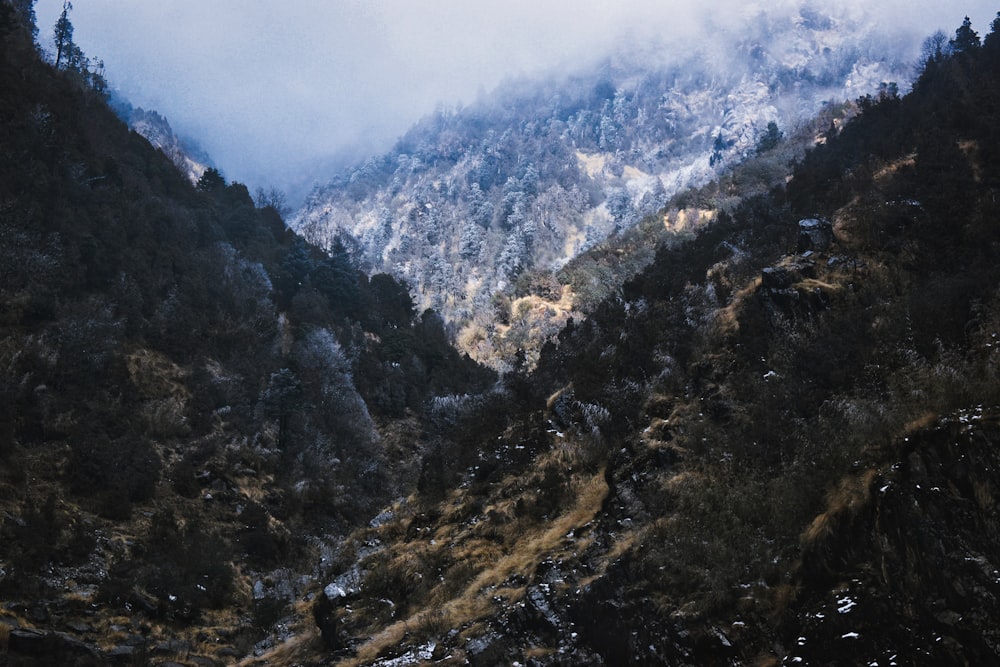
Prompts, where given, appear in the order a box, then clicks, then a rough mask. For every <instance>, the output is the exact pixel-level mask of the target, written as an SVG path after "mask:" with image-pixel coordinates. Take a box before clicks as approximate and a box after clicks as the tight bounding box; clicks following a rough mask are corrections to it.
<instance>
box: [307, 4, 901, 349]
mask: <svg viewBox="0 0 1000 667" xmlns="http://www.w3.org/2000/svg"><path fill="white" fill-rule="evenodd" d="M743 29H744V30H746V31H747V32H748V33H749V34H744V33H739V32H734V33H729V32H720V33H719V34H717V35H714V36H713V37H712V38H710V39H708V38H706V39H705V40H703V41H702V42H700V43H697V44H692V45H689V46H690V48H691V49H692V50H691V51H690V52H681V53H678V54H677V55H675V56H673V57H671V56H670V55H666V54H667V53H670V51H669V50H668V49H667V47H661V48H660V49H659V50H657V49H654V48H651V49H649V50H648V51H642V53H636V54H630V55H629V56H627V57H619V58H617V59H609V60H608V61H606V62H605V63H604V64H603V65H601V66H600V67H597V68H595V69H594V70H593V71H592V72H588V73H586V74H581V75H575V76H565V77H563V76H561V75H560V76H559V77H553V78H552V79H550V80H547V81H544V82H541V83H535V84H521V85H507V86H505V87H501V88H500V89H498V91H496V92H495V93H494V94H493V96H492V97H491V98H489V99H485V100H482V101H480V102H477V103H476V104H473V105H471V106H469V107H466V108H464V109H461V110H456V111H453V112H447V111H442V112H441V113H439V114H438V115H436V116H433V117H430V118H428V119H426V120H425V121H423V122H422V123H419V124H418V125H417V126H415V127H414V128H413V129H412V130H411V131H410V132H409V133H408V134H407V135H405V136H404V137H403V138H402V139H401V140H400V142H399V143H398V144H397V146H396V148H395V149H394V151H393V152H390V153H387V154H385V155H383V156H380V157H377V158H372V159H370V160H369V161H367V162H366V163H365V164H364V165H362V166H360V167H359V168H357V169H355V170H353V171H351V172H345V173H344V174H343V176H342V177H339V178H338V179H335V180H334V181H333V182H331V183H330V184H328V185H326V186H323V187H320V188H318V189H317V190H315V191H314V192H313V194H312V195H310V197H309V198H308V199H307V201H306V204H305V205H304V207H303V208H302V209H301V210H300V211H299V212H298V213H297V214H296V215H295V216H293V218H292V220H291V224H292V226H293V227H294V228H295V229H297V230H299V231H300V232H301V233H303V234H304V235H305V236H306V237H307V238H309V239H310V240H312V241H314V242H316V243H317V244H319V245H321V246H329V245H330V244H331V243H332V242H333V241H334V239H338V238H339V239H340V240H341V241H342V242H343V243H345V244H346V245H347V246H348V247H349V248H350V249H351V250H352V252H353V254H354V255H355V256H356V257H358V258H359V259H360V260H361V262H362V264H363V265H364V266H366V267H370V268H371V269H372V270H379V271H387V272H389V273H392V274H393V275H396V276H397V277H399V278H400V279H403V280H405V281H407V283H408V284H410V286H411V289H412V290H413V292H414V295H415V298H416V300H417V301H418V303H420V304H421V305H422V306H431V307H434V308H435V309H436V310H438V311H440V312H441V313H442V314H443V316H444V317H445V319H446V321H448V322H449V323H450V325H451V326H453V327H454V329H455V334H454V335H455V339H456V341H457V342H458V344H459V345H460V348H461V349H462V350H463V351H465V352H468V353H470V354H471V355H472V356H473V357H474V358H476V359H478V360H479V361H481V362H484V363H487V364H494V365H496V367H498V368H509V367H510V364H512V363H513V361H514V356H515V354H516V353H517V350H528V351H529V357H530V360H531V362H532V363H533V362H534V361H535V360H536V359H537V351H538V348H539V346H540V344H541V342H543V341H544V340H545V339H547V338H550V337H551V336H552V335H554V334H555V332H556V331H558V329H559V328H560V327H561V326H562V325H563V324H565V322H566V320H567V318H568V317H575V318H576V319H579V318H580V317H581V316H582V315H583V314H584V312H583V311H584V310H585V308H586V306H585V303H586V301H587V300H586V299H584V298H583V297H580V296H578V295H577V294H576V292H575V291H574V288H575V287H576V286H574V285H569V292H570V293H569V294H568V295H567V299H569V300H570V301H571V302H574V303H572V305H571V306H570V307H569V308H566V307H564V306H559V305H558V303H557V302H559V301H561V300H563V299H562V297H561V296H557V298H555V299H554V300H552V301H550V302H549V303H544V302H545V299H544V298H543V299H541V302H542V303H540V304H538V309H539V310H540V311H541V312H543V313H544V312H546V311H552V312H553V313H554V316H552V317H551V319H547V318H546V317H544V316H543V317H542V318H540V319H539V320H538V322H539V324H537V326H534V327H532V326H530V325H529V326H528V327H527V329H528V331H525V330H524V329H525V328H524V327H522V328H520V329H519V328H517V327H515V329H514V330H513V331H511V330H510V329H508V327H509V320H513V319H517V318H516V317H515V313H514V312H511V308H510V305H509V304H510V302H511V301H512V300H514V299H516V298H517V297H516V296H515V293H516V292H517V291H518V280H522V284H523V283H524V282H527V283H529V284H530V282H531V279H532V277H533V276H534V275H535V274H538V275H540V276H542V277H547V278H545V280H544V281H543V282H550V283H551V282H555V283H558V284H562V285H566V283H565V281H564V280H563V279H562V277H561V276H560V274H559V269H560V268H561V267H562V266H563V265H565V264H566V263H567V262H568V261H571V260H572V259H573V258H574V257H576V256H578V255H580V254H581V253H582V252H584V251H586V250H587V249H588V248H591V247H594V246H595V245H596V244H598V243H600V242H602V241H604V240H605V239H606V238H607V237H609V236H610V235H614V234H619V233H621V232H623V231H625V230H628V229H631V228H633V227H635V226H636V224H638V223H639V222H640V221H641V220H642V219H643V217H644V216H646V215H649V214H654V213H656V212H658V211H659V210H660V209H661V208H662V207H663V206H664V205H665V204H667V202H668V201H669V200H670V199H671V198H672V197H673V196H674V195H676V194H677V193H678V192H680V191H682V190H684V189H687V188H690V187H692V186H701V185H704V184H706V183H708V182H709V181H711V180H713V179H714V178H716V176H718V175H719V174H720V173H721V171H722V170H724V169H725V168H727V167H729V166H731V165H733V164H734V163H736V162H738V161H740V160H742V159H744V158H745V157H748V156H750V155H753V154H754V153H755V152H756V151H757V149H758V147H759V143H760V142H761V141H762V140H763V139H764V137H765V136H768V132H771V133H772V134H771V135H770V137H771V138H770V139H769V141H771V142H772V143H773V141H774V140H775V138H777V137H780V134H781V133H782V132H784V133H786V134H791V133H792V132H794V131H795V130H796V129H797V128H798V127H799V126H800V124H803V123H805V122H808V119H810V118H811V117H813V116H814V115H815V114H816V113H817V112H818V111H820V110H821V104H822V103H825V102H826V101H827V100H831V99H833V100H844V99H847V100H853V99H855V98H857V97H859V96H861V95H863V94H866V93H872V92H875V91H876V90H877V88H878V86H879V85H880V84H884V83H885V82H887V81H901V82H902V81H906V80H908V77H909V75H910V72H911V66H910V65H909V64H903V63H900V62H894V61H893V60H892V59H891V57H889V56H887V55H885V54H879V53H875V52H873V51H872V50H871V48H870V47H868V46H867V44H869V43H870V42H869V40H867V38H866V37H865V35H867V34H868V33H867V31H869V30H872V29H873V27H872V26H866V25H864V24H863V23H862V22H861V21H859V20H858V19H856V18H852V17H843V18H838V17H834V16H832V15H830V14H823V13H817V12H816V11H807V9H803V10H802V11H801V12H800V13H798V14H795V15H792V16H785V15H784V14H779V13H767V12H762V13H760V14H758V15H756V16H755V17H754V18H753V20H749V21H748V22H746V23H745V24H744V28H743ZM881 43H884V42H881ZM674 48H677V47H674ZM651 61H652V62H660V61H662V62H664V63H665V64H664V65H662V66H652V65H650V64H649V63H650V62H651ZM639 63H642V64H639ZM772 123H773V124H774V125H771V124H772ZM529 291H530V288H529ZM549 291H552V290H549ZM558 291H559V290H558V289H557V290H556V292H557V293H558ZM606 294H607V293H606V292H605V293H603V294H601V295H600V296H602V297H603V296H605V295H606ZM520 296H523V294H522V295H520ZM534 296H542V295H539V294H537V293H534ZM498 301H499V303H500V304H501V309H503V306H504V304H506V309H507V311H508V312H506V313H499V314H498V315H496V316H493V317H490V316H489V315H486V314H485V313H487V312H489V311H490V310H491V304H496V303H497V302H498Z"/></svg>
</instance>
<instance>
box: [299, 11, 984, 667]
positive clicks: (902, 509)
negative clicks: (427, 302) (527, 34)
mask: <svg viewBox="0 0 1000 667" xmlns="http://www.w3.org/2000/svg"><path fill="white" fill-rule="evenodd" d="M994 27H1000V22H998V23H996V24H994ZM959 34H961V33H959ZM998 73H1000V37H998V35H997V32H996V31H994V32H992V33H991V34H990V35H989V36H988V37H987V38H986V40H985V43H984V45H983V46H981V47H979V46H975V47H971V48H968V49H965V50H957V52H956V53H954V54H953V55H950V56H944V55H942V56H940V57H934V58H932V59H931V60H930V61H929V62H928V63H927V66H926V68H925V70H924V72H923V73H922V74H921V76H920V77H919V79H918V81H917V82H916V84H915V90H914V92H913V93H912V94H910V95H908V96H906V97H904V98H899V97H898V96H896V95H894V94H892V92H891V91H886V92H885V94H884V95H882V96H881V97H879V98H867V99H863V100H862V102H861V104H860V109H861V113H860V115H859V116H858V117H857V118H856V119H855V120H853V121H852V122H850V123H848V124H847V125H846V126H845V127H844V128H843V129H842V130H841V131H840V132H839V133H832V134H831V135H830V136H829V137H828V138H827V141H826V143H825V144H824V145H821V146H818V147H817V148H816V149H815V150H813V151H811V152H810V153H809V154H808V155H807V156H806V158H805V159H804V160H803V161H802V163H801V164H799V165H798V166H797V167H796V168H795V170H794V173H793V174H792V178H791V180H790V181H789V183H788V185H787V187H785V188H779V189H776V190H775V191H774V192H772V193H770V194H769V195H766V196H756V197H751V198H749V199H747V200H745V201H743V202H742V203H741V204H740V205H739V206H738V207H736V208H735V210H734V213H733V214H732V215H731V216H729V215H726V216H720V220H719V221H717V222H716V223H714V224H712V225H709V226H707V227H706V228H705V229H704V230H703V231H702V232H701V233H699V234H698V235H697V236H696V237H695V238H693V239H691V240H690V241H688V242H686V243H684V244H679V245H677V246H674V247H665V248H663V249H662V250H661V251H660V252H659V253H658V255H657V257H656V259H655V260H654V262H653V263H652V265H651V266H650V267H649V268H648V269H647V270H646V271H644V272H643V273H641V274H640V275H639V276H638V277H637V278H636V279H635V280H633V281H631V282H630V283H628V284H627V285H626V286H625V288H624V290H623V294H622V298H621V299H619V300H615V301H608V302H605V303H603V304H601V305H600V306H599V307H598V308H597V309H596V310H595V312H594V313H593V314H592V315H591V316H590V317H588V318H587V319H586V320H584V321H583V322H581V323H578V324H575V325H573V326H572V327H567V329H565V330H564V331H563V332H561V333H560V335H559V344H558V346H556V345H549V346H547V347H546V349H545V350H543V352H542V355H541V360H540V362H539V364H538V368H537V370H535V371H534V372H533V373H532V374H530V375H525V376H508V378H507V388H508V393H507V394H506V397H505V398H504V401H503V402H497V403H494V411H496V412H501V413H502V414H504V415H505V416H506V417H505V419H503V420H498V421H497V422H486V423H483V421H482V418H481V415H482V414H483V410H484V409H483V408H481V407H480V408H478V411H475V410H474V411H471V412H469V413H467V414H466V416H465V417H464V418H462V417H461V416H459V417H458V418H453V420H452V423H453V424H454V426H453V430H452V431H450V438H451V439H452V440H453V442H454V443H455V444H456V445H457V446H456V447H455V448H454V449H453V450H449V451H447V452H445V453H444V455H443V456H442V457H441V459H442V460H444V461H455V465H454V466H452V467H451V469H450V470H446V471H445V472H444V475H443V477H444V480H443V481H444V482H445V484H443V485H442V486H441V487H440V488H436V487H434V486H429V487H424V488H423V489H422V490H421V494H420V495H418V496H415V497H413V498H410V499H409V500H408V501H407V502H406V503H401V504H398V505H396V506H394V507H393V510H392V512H391V513H388V514H386V515H385V517H384V520H383V521H380V522H378V524H377V525H374V524H373V525H372V526H371V527H369V528H367V529H365V530H363V531H359V532H358V533H356V534H355V535H354V536H352V538H351V539H350V540H349V541H348V542H347V543H346V544H345V545H344V546H343V548H342V549H341V551H340V552H339V558H338V559H336V560H334V561H332V562H331V563H330V567H329V569H328V575H327V581H328V582H330V583H329V585H327V586H326V587H325V590H324V593H323V595H322V596H321V597H320V598H319V600H318V602H317V603H316V605H315V607H314V613H315V615H316V619H317V625H318V628H319V631H320V632H321V634H322V636H323V638H324V640H325V642H326V643H327V646H328V651H329V652H328V653H327V654H326V655H313V656H312V658H308V659H309V660H314V661H316V662H318V663H320V664H345V665H348V664H376V665H409V664H432V663H433V664H438V663H441V664H465V663H469V664H484V665H486V664H514V663H519V664H536V665H562V664H671V665H677V664H691V665H694V664H841V663H845V664H873V663H874V662H878V663H879V664H883V663H884V664H892V663H894V662H895V663H896V664H914V665H938V664H972V663H992V662H995V661H997V659H998V656H1000V648H998V645H997V635H996V614H997V612H998V611H1000V610H998V609H997V603H996V600H997V596H996V592H997V574H996V573H997V572H998V571H1000V563H998V562H997V557H996V554H997V553H1000V551H998V547H1000V542H998V540H1000V533H998V532H997V528H996V525H995V524H996V522H995V516H994V514H995V507H996V503H997V501H998V496H997V485H996V473H995V471H996V460H995V459H996V442H997V437H998V435H1000V433H998V430H997V423H998V417H1000V412H998V408H997V406H998V399H1000V382H998V380H1000V377H998V358H997V348H996V343H995V339H996V336H997V335H998V334H997V326H998V324H1000V301H998V297H1000V271H998V269H997V264H996V261H995V260H996V257H997V256H998V252H1000V227H998V226H997V220H998V219H1000V209H998V204H997V201H998V199H997V192H998V188H1000V171H998V167H997V165H1000V161H997V160H995V159H994V158H995V156H994V154H993V153H994V152H995V150H996V146H997V145H1000V144H998V143H997V141H996V139H997V137H996V127H997V120H998V119H997V118H996V113H997V107H996V105H995V104H993V103H992V101H993V100H995V99H996V95H997V93H998V88H997V81H998V80H1000V79H998V78H997V74H998ZM814 216H818V217H814ZM473 431H474V433H473ZM474 442H475V443H482V444H480V446H479V448H478V450H477V451H475V452H469V451H467V450H466V449H464V448H463V445H466V446H469V445H472V443H474ZM485 443H490V444H488V445H486V444H485ZM449 476H450V479H452V480H454V481H453V482H452V483H448V481H449ZM305 655H307V654H305V653H303V654H301V656H300V659H301V658H302V656H305Z"/></svg>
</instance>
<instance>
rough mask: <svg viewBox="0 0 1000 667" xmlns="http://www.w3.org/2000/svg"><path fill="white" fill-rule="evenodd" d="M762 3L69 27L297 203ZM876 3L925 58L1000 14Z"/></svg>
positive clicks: (392, 5)
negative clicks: (482, 110) (458, 110)
mask: <svg viewBox="0 0 1000 667" xmlns="http://www.w3.org/2000/svg"><path fill="white" fill-rule="evenodd" d="M752 4H754V3H752V2H746V1H740V2H736V1H734V0H704V1H703V2H700V3H693V2H690V1H688V0H684V1H679V0H659V1H656V0H617V1H616V2H614V3H611V2H607V1H606V0H547V1H546V2H538V1H529V0H504V1H503V2H489V3H474V2H469V1H468V0H331V1H329V2H320V1H318V0H281V1H280V2H278V1H276V0H268V1H263V0H262V1H259V2H242V1H241V2H237V1H236V0H211V1H210V2H206V1H205V0H166V1H163V2H149V0H77V1H76V2H75V4H74V7H73V11H72V12H71V14H70V18H71V20H72V22H73V25H74V27H75V34H74V40H75V41H76V43H77V44H78V45H79V46H80V47H81V48H82V49H83V51H84V52H85V53H86V54H87V55H88V56H90V57H91V58H101V59H103V61H104V63H105V66H106V74H107V78H108V80H109V82H110V84H111V85H112V87H113V88H115V89H117V90H118V91H119V92H120V93H121V95H122V96H123V97H125V98H126V99H128V100H129V101H130V102H131V103H132V104H133V105H135V106H141V107H143V108H146V109H155V110H156V111H158V112H160V113H161V114H162V115H164V116H166V117H167V119H168V120H169V121H170V123H171V125H172V126H173V127H174V130H175V131H176V132H177V133H179V134H181V135H182V136H187V137H190V138H192V139H194V140H195V141H197V142H198V143H199V144H200V146H201V147H202V148H204V149H205V150H206V151H207V152H208V154H209V155H210V156H211V157H212V160H213V162H214V163H215V164H216V165H217V166H218V167H219V168H220V169H221V170H222V171H223V173H224V174H225V175H226V177H227V178H228V179H230V180H238V181H241V182H244V183H246V184H248V185H249V186H251V190H253V189H254V187H256V186H276V187H279V188H282V189H284V190H286V191H288V192H289V194H290V195H291V197H292V198H293V200H294V199H295V198H297V197H299V196H301V195H302V194H304V190H305V188H306V187H308V185H309V183H311V182H312V181H313V180H318V181H324V180H326V179H327V177H328V175H329V170H330V169H332V168H333V167H334V166H335V165H337V164H341V163H343V162H344V161H346V160H353V159H357V158H359V157H362V156H363V155H366V154H370V153H374V152H379V151H383V150H385V149H387V148H389V147H390V146H391V144H392V142H393V141H394V140H395V139H396V138H397V137H399V136H400V135H401V134H402V133H403V132H405V131H406V129H407V128H408V127H409V126H410V125H412V124H413V123H414V122H415V121H416V120H418V119H419V118H420V117H422V116H424V115H426V114H427V113H429V112H431V111H433V110H434V109H435V107H436V106H438V105H444V106H457V105H460V104H463V103H464V104H468V103H471V102H474V101H475V100H476V99H477V97H478V96H479V95H481V94H482V93H483V92H484V91H489V90H490V89H492V88H493V87H495V86H496V85H497V84H498V83H500V82H501V81H503V80H504V79H508V78H516V77H521V76H525V75H531V74H535V73H542V72H549V71H553V70H558V69H560V68H580V67H584V66H586V64H587V63H589V62H592V61H595V60H597V59H599V58H601V57H602V56H604V55H606V54H607V53H609V52H610V51H611V50H612V49H613V48H616V47H619V46H620V45H621V44H639V43H642V42H644V41H646V40H649V39H652V38H654V37H655V38H657V39H658V40H660V42H661V43H663V44H667V45H671V44H676V45H677V48H693V46H692V45H693V44H695V43H697V41H698V39H699V38H700V37H701V36H702V35H703V34H705V32H706V31H718V30H719V29H720V27H730V28H732V27H736V26H738V25H739V23H740V21H742V20H745V19H746V18H747V17H748V16H749V15H750V14H752V13H753V11H754V10H753V9H751V8H750V5H752ZM799 4H801V2H797V1H792V0H771V1H769V2H767V3H766V6H767V7H769V8H770V10H771V11H781V10H783V9H785V8H792V7H794V6H796V5H799ZM864 4H873V3H867V2H861V1H860V0H855V1H854V2H851V3H840V6H837V7H836V9H835V10H833V11H837V12H847V13H854V14H855V15H856V14H857V13H860V12H864V13H866V14H867V15H868V17H867V18H866V20H870V21H872V22H876V23H878V24H879V25H884V26H885V31H886V34H887V35H891V36H893V38H895V39H903V40H910V41H911V42H912V47H911V48H912V50H913V53H914V57H915V54H916V52H917V51H918V49H919V46H920V42H921V41H922V39H923V37H925V36H927V35H929V34H930V33H932V32H933V31H934V30H936V29H942V30H944V31H945V32H946V33H948V34H949V35H951V34H953V32H954V29H955V28H956V27H957V26H958V25H959V24H960V23H961V21H962V18H963V16H964V15H966V14H968V15H969V16H970V17H971V18H972V20H973V26H974V28H975V29H976V30H977V31H978V32H979V33H980V35H984V34H986V33H987V32H988V30H989V23H990V21H991V20H992V18H993V17H994V16H995V15H996V9H997V6H996V5H995V4H994V3H993V2H986V1H985V0H969V1H968V2H965V3H962V2H958V3H939V2H913V1H912V0H910V1H903V0H889V1H884V2H880V3H878V5H879V6H878V7H877V8H874V9H873V8H865V9H862V6H863V5H864ZM847 5H856V7H855V6H850V7H848V6H847ZM921 5H926V6H921ZM943 5H947V6H943ZM817 6H818V7H820V8H821V9H826V10H829V9H830V8H829V6H827V5H826V4H825V3H822V4H817ZM61 9H62V1H61V0H39V2H38V4H37V6H36V11H37V15H38V25H39V41H40V42H41V44H42V46H43V47H46V48H51V42H52V26H53V24H54V23H55V21H56V19H57V18H58V14H59V12H60V11H61ZM324 172H325V173H324Z"/></svg>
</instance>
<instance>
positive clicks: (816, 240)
mask: <svg viewBox="0 0 1000 667" xmlns="http://www.w3.org/2000/svg"><path fill="white" fill-rule="evenodd" d="M831 243H833V225H831V224H830V223H829V222H827V221H826V220H817V219H815V218H808V219H805V220H799V252H809V251H813V252H821V251H823V250H826V249H827V248H829V247H830V244H831Z"/></svg>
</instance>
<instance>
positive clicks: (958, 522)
mask: <svg viewBox="0 0 1000 667" xmlns="http://www.w3.org/2000/svg"><path fill="white" fill-rule="evenodd" d="M905 442H906V447H905V449H904V450H903V451H902V452H901V457H900V458H899V460H898V461H897V462H896V463H895V464H894V465H891V466H889V467H888V469H886V470H885V471H884V472H883V473H881V474H879V475H877V476H872V477H870V478H868V479H866V480H864V482H865V483H864V484H863V489H862V491H863V496H865V497H866V498H867V501H866V502H865V503H863V504H862V505H861V506H858V507H855V508H853V509H847V508H843V509H840V510H839V511H837V512H834V513H833V514H829V513H828V515H824V516H823V517H822V518H821V520H824V521H829V522H830V523H831V524H832V525H834V526H835V528H833V530H831V531H830V532H829V533H828V535H827V537H825V538H824V539H820V540H817V541H815V542H809V543H807V545H806V549H805V553H804V557H803V566H802V571H801V576H802V578H803V582H804V584H805V587H806V591H807V594H806V595H805V596H803V597H804V599H803V603H802V605H801V607H800V609H799V610H798V613H797V614H796V625H795V627H794V628H793V629H792V630H791V631H790V637H791V636H792V635H794V637H793V638H792V640H791V641H790V642H789V646H791V647H792V648H790V650H789V653H790V655H789V658H790V660H795V658H801V659H802V661H804V664H817V663H821V662H823V661H825V660H828V659H829V657H830V656H834V655H836V656H839V659H840V660H843V661H844V663H850V664H866V665H867V664H875V663H876V662H878V664H891V661H893V660H894V661H895V662H896V664H900V665H902V664H913V665H917V664H921V665H932V664H937V665H945V664H995V661H996V659H997V655H998V654H1000V628H998V627H997V625H996V622H995V619H996V618H997V616H998V614H1000V556H998V554H1000V526H998V525H997V522H996V520H995V508H996V507H997V503H998V502H1000V493H998V490H997V487H996V483H995V481H994V480H993V479H992V475H991V471H993V470H997V469H998V468H1000V448H998V446H997V445H998V444H1000V424H998V422H997V415H995V414H992V415H991V414H989V412H988V411H985V410H983V408H976V409H973V410H966V411H962V412H959V413H957V414H955V415H952V416H949V417H948V418H945V419H942V420H940V421H938V422H937V423H936V424H934V425H933V426H931V427H930V428H928V429H926V430H924V431H920V432H917V433H914V434H912V435H910V436H909V437H908V438H907V440H906V441H905ZM943 572H947V573H948V576H947V577H943V576H941V573H943ZM901 647H905V649H904V650H905V651H906V653H903V652H902V651H901ZM970 661H971V662H970Z"/></svg>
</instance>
